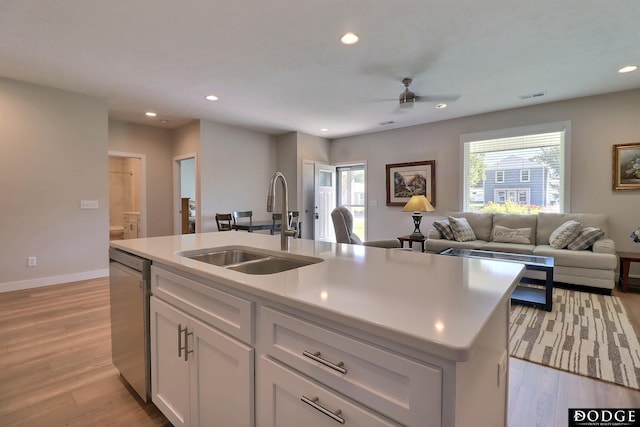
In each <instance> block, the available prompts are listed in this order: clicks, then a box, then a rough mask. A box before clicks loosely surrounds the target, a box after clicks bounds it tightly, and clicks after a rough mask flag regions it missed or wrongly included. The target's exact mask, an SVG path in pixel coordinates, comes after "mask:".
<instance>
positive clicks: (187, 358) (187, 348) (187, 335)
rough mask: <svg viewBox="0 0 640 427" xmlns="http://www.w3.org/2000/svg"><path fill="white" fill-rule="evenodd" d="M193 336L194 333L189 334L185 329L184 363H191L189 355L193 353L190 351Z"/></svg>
mask: <svg viewBox="0 0 640 427" xmlns="http://www.w3.org/2000/svg"><path fill="white" fill-rule="evenodd" d="M190 335H193V332H188V331H187V329H186V328H185V330H184V361H185V362H188V361H189V353H193V350H189V336H190Z"/></svg>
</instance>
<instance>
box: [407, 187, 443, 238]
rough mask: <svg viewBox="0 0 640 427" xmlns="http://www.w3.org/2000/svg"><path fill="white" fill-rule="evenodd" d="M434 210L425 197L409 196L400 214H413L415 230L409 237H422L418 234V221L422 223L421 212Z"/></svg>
mask: <svg viewBox="0 0 640 427" xmlns="http://www.w3.org/2000/svg"><path fill="white" fill-rule="evenodd" d="M433 211H435V209H434V208H433V206H431V203H429V199H427V198H426V197H425V196H411V199H409V201H408V202H407V204H406V205H404V208H402V212H413V225H414V226H415V230H413V233H411V237H424V235H423V234H422V233H421V232H420V221H422V212H433Z"/></svg>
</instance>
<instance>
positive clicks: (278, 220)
mask: <svg viewBox="0 0 640 427" xmlns="http://www.w3.org/2000/svg"><path fill="white" fill-rule="evenodd" d="M271 219H272V220H273V224H272V225H271V232H270V234H271V235H272V236H273V235H274V234H275V233H276V231H280V230H282V214H281V213H274V214H271Z"/></svg>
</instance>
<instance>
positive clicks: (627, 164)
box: [613, 142, 640, 191]
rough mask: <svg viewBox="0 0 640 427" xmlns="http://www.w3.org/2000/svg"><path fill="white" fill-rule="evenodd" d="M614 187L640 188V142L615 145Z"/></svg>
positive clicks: (616, 189) (621, 188) (620, 188)
mask: <svg viewBox="0 0 640 427" xmlns="http://www.w3.org/2000/svg"><path fill="white" fill-rule="evenodd" d="M613 189H614V190H615V191H619V190H640V142H634V143H632V144H617V145H614V146H613Z"/></svg>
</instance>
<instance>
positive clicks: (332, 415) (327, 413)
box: [300, 396, 344, 424]
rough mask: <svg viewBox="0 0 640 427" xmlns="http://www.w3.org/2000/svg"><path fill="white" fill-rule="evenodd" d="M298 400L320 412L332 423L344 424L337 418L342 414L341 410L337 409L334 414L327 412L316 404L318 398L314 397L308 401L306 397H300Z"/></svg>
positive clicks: (342, 420) (340, 418)
mask: <svg viewBox="0 0 640 427" xmlns="http://www.w3.org/2000/svg"><path fill="white" fill-rule="evenodd" d="M300 400H302V401H303V402H304V403H306V404H307V405H309V406H311V407H312V408H313V409H315V410H318V411H320V412H322V413H323V414H325V415H326V416H327V417H330V418H332V419H333V420H334V421H337V422H339V423H340V424H344V418H342V417H340V416H339V415H340V414H342V410H341V409H338V410H336V411H335V412H331V411H330V410H328V409H327V408H325V407H324V406H322V405H320V404H319V403H318V401H319V400H320V398H319V397H314V398H313V399H309V398H308V397H306V396H302V397H301V398H300Z"/></svg>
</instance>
